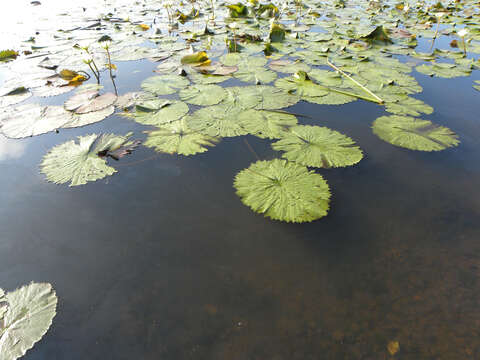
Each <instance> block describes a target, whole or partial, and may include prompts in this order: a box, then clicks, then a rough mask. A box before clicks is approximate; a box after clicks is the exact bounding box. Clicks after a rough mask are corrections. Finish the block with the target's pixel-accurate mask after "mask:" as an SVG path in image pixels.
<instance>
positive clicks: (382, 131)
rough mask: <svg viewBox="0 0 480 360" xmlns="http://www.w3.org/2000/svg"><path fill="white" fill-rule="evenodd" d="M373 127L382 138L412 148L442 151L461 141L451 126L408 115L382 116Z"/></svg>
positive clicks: (393, 143) (375, 132)
mask: <svg viewBox="0 0 480 360" xmlns="http://www.w3.org/2000/svg"><path fill="white" fill-rule="evenodd" d="M372 128H373V132H374V134H375V135H377V136H378V137H379V138H380V139H382V140H384V141H386V142H389V143H390V144H392V145H396V146H400V147H404V148H407V149H411V150H420V151H440V150H444V149H446V148H449V147H453V146H457V145H458V144H459V143H460V141H459V140H458V136H457V135H456V134H455V133H454V132H453V131H452V130H450V129H449V128H447V127H444V126H439V125H436V124H433V123H432V122H431V121H428V120H423V119H417V118H413V117H408V116H397V115H392V116H382V117H379V118H378V119H376V120H375V121H374V122H373V126H372Z"/></svg>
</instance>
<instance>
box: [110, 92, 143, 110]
mask: <svg viewBox="0 0 480 360" xmlns="http://www.w3.org/2000/svg"><path fill="white" fill-rule="evenodd" d="M140 97H141V93H139V92H133V91H132V92H128V93H125V94H123V95H120V96H118V97H117V100H116V101H115V106H116V107H117V108H120V109H128V108H129V107H132V106H133V105H135V104H136V103H137V101H138V100H139V99H140Z"/></svg>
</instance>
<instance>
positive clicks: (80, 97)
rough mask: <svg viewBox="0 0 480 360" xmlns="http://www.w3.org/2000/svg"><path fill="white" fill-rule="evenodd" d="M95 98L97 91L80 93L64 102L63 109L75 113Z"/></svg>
mask: <svg viewBox="0 0 480 360" xmlns="http://www.w3.org/2000/svg"><path fill="white" fill-rule="evenodd" d="M97 96H98V91H97V90H86V91H81V92H78V93H77V94H75V95H73V96H72V97H71V98H70V99H68V100H67V101H65V104H64V107H65V109H66V110H68V111H75V110H77V109H78V108H79V107H81V106H84V105H87V104H89V103H90V102H91V101H92V100H93V99H94V98H95V97H97Z"/></svg>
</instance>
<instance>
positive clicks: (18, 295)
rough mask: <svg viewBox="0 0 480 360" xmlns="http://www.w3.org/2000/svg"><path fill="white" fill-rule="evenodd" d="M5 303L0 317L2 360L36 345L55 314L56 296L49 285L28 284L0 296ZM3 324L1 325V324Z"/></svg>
mask: <svg viewBox="0 0 480 360" xmlns="http://www.w3.org/2000/svg"><path fill="white" fill-rule="evenodd" d="M2 293H3V290H0V302H5V303H7V304H8V306H7V307H6V311H5V309H4V310H3V311H2V312H4V314H3V320H2V316H0V354H2V360H15V359H18V358H20V357H22V356H23V355H25V353H26V352H27V351H28V350H29V349H31V348H32V347H33V345H34V344H35V343H36V342H38V341H39V340H40V339H41V338H42V337H43V335H45V333H46V332H47V331H48V329H49V328H50V325H51V324H52V320H53V318H54V317H55V314H56V307H57V296H56V294H55V291H54V290H53V289H52V286H51V285H50V284H43V283H31V284H30V285H26V286H23V287H21V288H19V289H17V290H15V291H12V292H9V293H7V294H3V296H2ZM2 324H3V325H2Z"/></svg>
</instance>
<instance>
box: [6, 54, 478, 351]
mask: <svg viewBox="0 0 480 360" xmlns="http://www.w3.org/2000/svg"><path fill="white" fill-rule="evenodd" d="M154 66H155V65H154V64H150V63H148V62H145V63H144V65H143V67H142V71H141V72H135V71H134V70H137V69H138V68H139V66H138V65H135V66H134V65H132V64H131V63H125V64H123V65H122V66H121V67H119V71H118V73H119V79H118V81H117V82H118V84H119V92H120V93H123V92H126V91H127V90H135V89H136V88H138V84H139V83H140V82H141V80H142V79H144V78H145V77H147V76H150V74H151V70H152V69H153V67H154ZM478 78H479V76H478V73H477V74H475V73H474V76H472V77H470V78H460V79H453V80H443V79H431V78H428V77H426V76H423V75H419V76H418V79H419V82H420V84H421V85H422V86H423V87H424V92H423V93H422V94H420V95H419V96H417V97H418V98H420V99H422V100H424V101H425V102H427V103H428V104H431V105H432V106H434V108H435V113H434V114H433V115H431V116H428V117H427V118H428V119H431V120H433V121H434V122H436V123H438V124H441V125H445V126H448V127H450V128H451V129H452V130H453V131H455V132H456V133H457V134H459V136H460V139H461V144H460V146H459V147H458V148H454V149H449V150H445V151H442V152H439V153H422V152H414V151H409V150H406V149H402V148H398V147H394V146H392V145H390V144H388V143H385V142H383V141H381V140H380V139H379V138H377V137H376V136H375V135H374V134H373V133H372V132H371V129H370V126H371V123H372V122H373V120H374V119H375V118H376V117H378V116H381V115H383V114H384V113H383V111H382V109H381V108H380V107H378V106H376V105H374V104H370V103H365V102H360V101H358V102H356V103H352V104H348V105H343V106H341V107H339V106H320V105H313V104H307V103H300V104H298V105H297V106H295V107H292V108H291V109H290V110H291V111H292V112H295V113H301V114H306V115H309V116H310V117H311V118H303V119H301V122H302V123H304V124H307V123H311V124H318V125H325V126H328V127H330V128H333V129H335V130H338V131H340V132H342V133H345V134H347V135H348V136H350V137H352V138H353V139H355V140H356V141H357V142H358V144H359V145H360V147H361V148H362V149H363V150H364V152H365V154H366V157H365V159H364V160H362V161H361V162H360V163H359V164H358V166H355V167H351V168H345V169H332V170H322V171H321V172H320V173H321V174H322V175H324V177H325V178H326V179H327V181H328V183H329V184H330V186H331V189H332V192H333V200H332V204H331V205H332V208H331V211H330V214H329V215H328V216H327V217H326V218H324V219H322V220H319V221H316V222H314V223H311V224H303V225H298V224H285V223H281V222H275V221H271V220H267V219H265V218H263V217H262V216H261V215H257V214H255V213H253V212H252V211H250V209H249V208H247V207H246V206H244V205H242V203H241V202H240V200H239V199H238V198H237V196H236V195H235V191H234V189H233V187H232V183H233V177H234V176H235V174H236V173H237V172H238V171H240V170H242V169H244V168H246V167H248V166H249V164H250V163H252V162H254V161H255V160H256V159H255V157H254V155H253V154H252V153H251V152H250V151H249V150H248V147H247V146H246V144H245V142H244V138H235V139H225V140H223V141H222V142H221V143H220V144H219V145H217V146H216V147H214V148H212V149H211V150H209V151H208V152H206V153H204V154H200V155H196V156H194V157H183V156H175V155H163V154H159V155H158V154H155V153H154V152H153V151H152V150H151V149H147V148H144V147H141V148H139V149H138V150H137V151H136V152H134V154H132V155H130V156H129V157H127V158H125V159H122V161H121V162H119V163H118V164H115V166H116V168H117V169H118V170H119V172H118V173H117V174H116V175H114V176H112V177H109V178H106V179H104V180H100V181H97V182H95V183H89V184H88V185H85V186H80V187H74V188H68V187H67V186H57V185H53V184H51V183H47V182H46V181H45V180H44V177H43V175H41V174H39V170H38V164H39V163H40V161H41V158H42V157H43V155H44V154H45V153H46V151H47V150H48V149H49V148H50V147H51V146H53V145H56V144H60V143H62V142H64V141H67V140H70V139H72V138H74V137H75V136H77V135H84V134H88V133H93V132H101V131H108V132H115V133H119V134H123V133H126V132H127V131H129V130H131V129H134V130H135V131H136V137H139V138H142V137H143V136H144V135H143V134H142V131H143V130H145V128H144V127H141V126H139V125H135V124H134V123H133V122H132V121H129V120H127V119H124V118H121V117H119V116H112V117H111V118H109V119H108V120H106V121H104V122H102V123H99V124H96V125H92V126H89V127H86V128H81V129H71V130H64V131H62V132H61V133H59V134H47V135H42V136H38V137H34V138H30V139H25V140H20V141H14V142H11V141H6V140H5V139H3V138H2V139H0V149H1V153H0V186H1V191H0V229H1V237H0V284H1V287H2V288H4V289H5V290H13V289H15V288H16V287H18V286H20V285H22V284H26V283H28V282H30V281H36V282H50V283H52V284H53V286H54V287H55V289H56V291H57V294H58V297H59V306H58V309H57V310H58V314H57V316H56V317H55V319H54V323H53V326H52V327H51V329H50V330H49V332H48V333H47V335H46V336H45V337H44V338H43V339H42V341H41V342H39V343H38V344H36V345H35V347H34V349H32V350H31V351H29V352H28V353H27V355H26V356H25V359H28V360H43V359H49V360H56V359H62V360H63V359H70V360H77V359H78V360H85V359H89V360H97V359H166V360H177V359H178V360H183V359H198V360H203V359H205V360H207V359H208V360H226V359H228V360H257V359H258V360H260V359H261V360H267V359H268V360H297V359H298V360H309V359H335V360H337V359H356V360H358V359H372V360H373V359H389V358H391V357H389V355H388V352H387V344H388V343H389V342H390V341H398V342H399V344H400V352H399V353H398V354H397V355H395V358H397V359H477V358H480V340H479V339H480V337H479V331H480V306H479V305H480V303H479V302H480V301H479V299H480V283H479V275H480V226H479V218H480V192H479V185H480V162H479V159H480V140H479V137H480V119H479V110H480V108H479V105H478V104H479V99H480V95H479V93H478V92H477V93H475V90H473V89H472V87H471V84H472V81H473V79H478ZM105 83H106V84H108V82H105ZM123 86H125V87H123ZM69 95H70V94H67V95H66V96H65V97H68V96H69ZM61 101H62V98H61V97H59V98H57V99H56V100H55V102H56V103H57V102H58V103H61ZM247 139H248V142H249V144H250V145H251V146H252V147H253V148H254V149H255V152H256V153H257V154H258V155H259V157H260V158H262V159H271V158H274V157H278V156H279V155H278V154H277V153H275V152H274V151H273V150H271V148H270V145H269V144H270V142H268V141H265V140H260V139H257V138H254V137H247Z"/></svg>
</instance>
